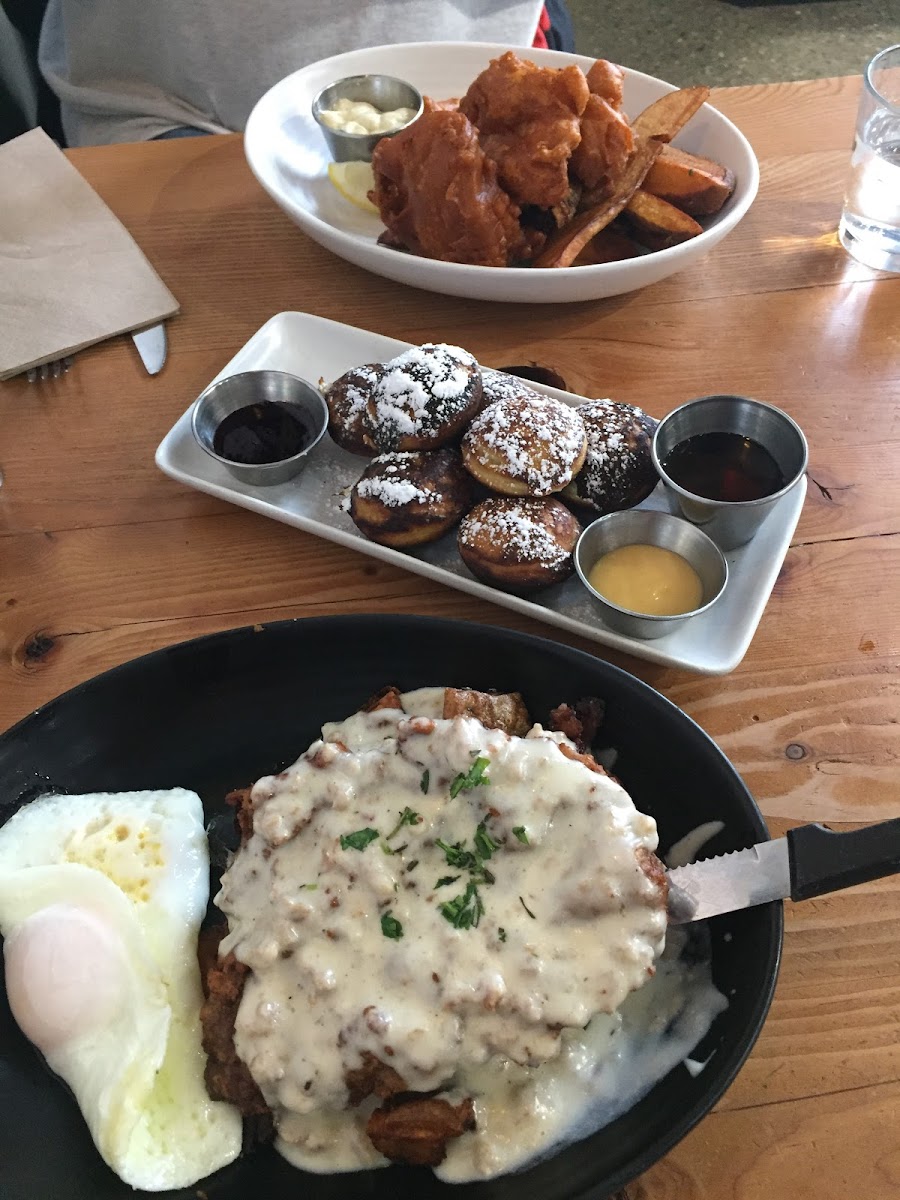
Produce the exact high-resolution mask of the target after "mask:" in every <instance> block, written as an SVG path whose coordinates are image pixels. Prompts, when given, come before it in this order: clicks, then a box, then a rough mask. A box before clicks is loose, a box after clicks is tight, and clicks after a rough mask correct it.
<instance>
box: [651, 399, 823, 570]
mask: <svg viewBox="0 0 900 1200" xmlns="http://www.w3.org/2000/svg"><path fill="white" fill-rule="evenodd" d="M704 433H735V434H738V435H740V436H741V437H746V438H752V439H753V441H755V442H758V443H759V445H760V446H762V447H763V448H764V449H765V450H767V451H768V452H769V454H771V455H772V457H773V458H774V459H775V462H776V463H777V464H778V466H779V469H780V470H781V473H782V475H783V476H784V478H785V480H786V482H785V484H784V487H782V488H780V489H779V490H778V491H777V492H773V493H772V494H771V495H770V496H761V497H760V498H759V499H758V500H741V501H736V500H709V499H707V498H706V497H705V496H698V495H696V494H695V493H694V492H689V491H687V490H686V489H685V488H683V487H681V485H680V484H677V483H676V482H675V480H674V479H672V478H671V477H670V476H669V475H668V473H667V472H666V469H665V467H664V466H663V463H664V462H665V460H666V456H667V455H668V454H670V453H671V452H672V450H674V449H675V447H676V446H677V445H679V444H680V443H681V442H686V441H687V440H688V438H692V437H697V436H698V435H700V434H704ZM651 455H652V457H653V465H654V467H656V470H657V471H658V472H659V477H660V479H661V480H662V481H663V486H664V488H665V491H666V497H667V499H668V503H669V507H670V509H671V510H672V512H674V513H678V514H679V515H680V516H682V517H684V518H685V519H686V520H688V521H692V522H693V523H694V524H695V525H702V526H703V529H704V531H705V532H706V533H708V534H709V536H710V537H711V538H712V539H713V541H714V542H715V543H716V545H717V546H720V547H721V548H722V549H723V550H734V549H736V548H737V547H738V546H743V545H745V544H746V543H747V542H749V541H750V539H751V538H752V537H753V535H754V534H755V533H756V531H757V530H758V529H759V527H760V525H761V524H762V523H763V521H764V520H765V519H766V517H767V516H768V515H769V513H770V512H771V511H772V509H773V508H774V507H775V505H776V504H777V503H778V501H779V500H780V499H781V498H782V496H784V495H786V494H787V493H788V492H789V491H790V490H791V489H792V488H795V487H796V486H797V485H798V484H799V482H800V480H801V479H802V478H803V476H804V474H805V472H806V467H807V462H808V459H809V448H808V446H807V444H806V438H805V437H804V435H803V430H802V429H801V428H800V426H799V425H798V424H797V422H796V421H795V420H794V419H793V418H792V417H789V416H788V414H787V413H786V412H782V410H781V409H780V408H776V407H775V405H774V404H765V403H764V402H763V401H762V400H752V399H751V398H750V397H749V396H733V395H720V396H701V397H700V398H699V399H697V400H689V401H688V402H687V403H686V404H682V405H681V407H680V408H676V409H674V410H673V411H672V412H670V413H669V414H668V416H665V417H663V419H662V420H661V421H660V423H659V424H658V425H657V427H656V432H655V433H654V435H653V445H652V449H651Z"/></svg>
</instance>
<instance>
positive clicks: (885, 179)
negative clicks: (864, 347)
mask: <svg viewBox="0 0 900 1200" xmlns="http://www.w3.org/2000/svg"><path fill="white" fill-rule="evenodd" d="M838 236H839V237H840V239H841V244H842V245H843V247H844V249H845V250H847V251H848V252H849V253H850V254H852V255H853V257H854V258H856V259H858V260H859V261H860V262H862V263H865V264H866V266H869V267H876V268H878V269H879V270H882V271H900V45H897V46H889V47H888V49H887V50H882V51H881V53H880V54H876V55H875V57H874V58H873V59H872V61H871V62H870V63H869V65H868V66H867V67H866V71H865V75H864V76H863V87H862V95H861V96H860V100H859V111H858V113H857V115H856V139H855V141H854V144H853V157H852V159H851V161H850V179H849V182H848V184H847V192H846V195H845V197H844V211H843V213H842V215H841V223H840V226H839V228H838Z"/></svg>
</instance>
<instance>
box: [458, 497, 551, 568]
mask: <svg viewBox="0 0 900 1200" xmlns="http://www.w3.org/2000/svg"><path fill="white" fill-rule="evenodd" d="M546 518H547V507H546V504H545V503H544V502H543V501H537V500H506V499H503V500H496V499H493V500H484V501H482V503H481V504H478V505H476V506H475V508H473V509H472V511H471V512H470V513H469V515H468V516H467V517H465V518H464V519H463V522H462V524H461V525H460V529H459V540H460V543H461V544H462V545H464V546H467V547H470V548H471V549H473V550H476V549H477V548H478V543H479V541H480V540H481V541H484V540H487V541H488V542H491V543H493V544H494V545H498V544H499V545H502V547H503V557H504V558H505V559H511V560H513V561H516V562H529V563H544V564H546V565H547V566H550V567H559V566H561V565H562V564H563V563H564V562H565V561H566V559H568V558H569V557H570V555H571V549H566V547H565V546H563V545H561V544H560V542H559V541H558V539H557V537H556V535H555V533H554V531H553V529H552V528H550V527H548V524H547V520H546Z"/></svg>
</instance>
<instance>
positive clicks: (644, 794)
mask: <svg viewBox="0 0 900 1200" xmlns="http://www.w3.org/2000/svg"><path fill="white" fill-rule="evenodd" d="M388 683H396V684H397V685H398V686H400V687H401V688H403V689H410V688H414V687H418V686H422V685H426V684H446V685H457V686H471V687H476V688H483V689H487V688H494V689H499V690H501V691H521V692H522V693H523V695H524V697H525V700H526V702H527V704H528V707H529V709H530V711H531V713H532V716H533V717H534V719H536V720H541V719H546V717H547V713H548V711H549V709H550V708H551V707H555V706H556V705H557V704H559V703H560V702H562V701H564V700H569V701H572V700H575V699H577V698H578V697H580V696H585V695H596V696H600V697H602V698H603V699H604V700H605V701H606V721H605V724H604V727H603V729H602V731H601V736H600V740H599V743H598V744H599V745H600V746H612V747H615V748H616V749H617V750H618V758H617V761H616V764H615V773H616V775H617V776H618V778H619V779H621V781H622V783H623V785H624V786H625V787H626V788H627V789H628V791H629V792H630V793H631V795H632V797H633V799H634V801H635V803H636V805H637V806H638V808H640V809H643V810H644V811H646V812H648V813H651V814H652V815H653V816H654V817H655V818H656V820H657V822H658V824H659V830H660V845H661V847H663V848H664V849H665V848H666V847H668V846H669V845H671V844H672V842H674V841H675V840H676V839H677V838H679V837H681V836H682V835H683V834H685V833H687V832H688V831H689V830H691V829H693V828H694V827H696V826H697V825H699V824H701V823H702V822H705V821H711V820H722V821H724V822H725V828H724V831H723V832H722V833H721V834H720V835H719V836H718V837H717V838H716V839H715V841H713V842H712V843H710V844H709V845H708V846H707V847H706V848H705V850H706V852H707V853H709V854H720V853H723V852H724V851H727V850H734V849H739V848H741V847H744V846H750V845H752V844H753V843H754V842H759V841H762V840H764V839H765V838H766V837H767V836H768V834H767V831H766V827H765V824H764V822H763V819H762V817H761V815H760V813H759V810H758V809H757V807H756V805H755V804H754V802H753V799H752V798H751V796H750V794H749V792H748V791H747V789H746V787H745V786H744V784H743V782H742V781H741V779H740V777H739V776H738V774H737V772H736V771H735V770H734V768H733V767H732V766H731V765H730V764H729V762H728V761H727V759H726V758H725V757H724V755H723V754H722V753H721V752H720V751H719V750H718V748H717V747H716V746H715V744H714V743H713V742H712V741H711V740H710V739H709V738H708V737H707V736H706V734H705V733H703V732H702V730H701V729H699V728H698V726H697V725H695V724H694V723H693V722H692V721H691V720H690V719H689V718H688V717H686V716H685V715H684V713H682V712H681V711H680V710H679V709H677V708H676V707H675V706H674V705H672V704H671V703H670V702H669V701H668V700H666V699H664V698H663V697H662V696H660V695H659V694H658V693H657V692H655V691H653V690H652V689H651V688H649V687H648V686H647V685H646V684H644V683H641V682H640V680H638V679H635V678H634V677H632V676H631V675H628V674H627V673H626V672H624V671H621V670H619V669H617V668H616V667H613V666H610V665H609V664H608V663H605V662H603V661H601V660H599V659H596V658H593V657H592V656H590V655H588V654H584V653H582V652H580V651H577V650H572V649H569V648H568V647H566V646H562V645H558V644H556V643H555V642H551V641H545V640H543V639H538V638H534V637H529V636H526V635H524V634H519V633H513V632H509V631H507V630H503V629H498V628H492V627H486V626H479V625H471V624H466V623H463V622H456V621H440V620H434V619H430V618H423V617H408V616H351V617H328V618H317V619H312V620H299V621H290V622H281V623H278V624H273V625H269V626H264V627H259V626H256V627H254V628H245V629H235V630H230V631H228V632H226V633H220V634H215V635H214V636H212V637H206V638H201V639H199V640H197V641H193V642H185V643H183V644H181V645H177V646H172V647H170V648H168V649H165V650H160V651H157V652H156V653H154V654H149V655H147V656H146V657H144V658H139V659H137V660H136V661H134V662H130V663H126V664H125V665H124V666H121V667H117V668H116V669H115V670H112V671H107V672H106V673H105V674H103V675H100V676H98V677H97V678H96V679H93V680H90V681H89V682H88V683H85V684H82V685H81V686H80V687H77V688H74V689H73V690H72V691H71V692H67V693H66V694H65V695H63V696H61V697H59V698H58V699H57V700H54V701H52V702H51V703H49V704H47V705H45V706H44V707H43V708H42V709H39V710H38V711H37V712H35V713H33V714H32V715H31V716H29V717H26V718H25V720H23V721H22V722H20V723H19V724H18V725H16V726H15V727H14V728H13V729H10V730H9V731H8V732H7V733H6V734H4V735H3V736H2V737H0V822H2V821H3V820H5V819H6V818H7V817H8V816H9V815H10V814H11V813H12V812H13V811H14V810H15V809H16V808H18V807H19V805H20V804H21V803H23V802H27V801H28V800H29V799H33V798H34V797H35V796H36V795H39V794H40V793H42V792H45V791H47V790H56V791H68V792H73V793H75V792H95V791H126V790H135V789H143V788H169V787H175V786H181V787H186V788H193V789H196V791H197V792H199V794H200V796H201V797H202V799H203V802H204V806H205V809H206V813H207V816H208V818H212V817H215V816H217V815H221V814H222V812H223V809H224V805H223V797H224V795H225V793H226V792H228V791H229V790H231V789H232V788H235V787H241V786H243V785H245V784H248V783H251V782H252V781H253V780H255V779H256V778H257V777H258V776H260V775H263V774H269V773H270V772H273V771H277V770H279V769H281V768H282V767H283V766H285V765H287V764H288V763H290V762H292V761H293V760H294V759H295V758H297V757H298V756H299V754H300V753H301V752H302V751H303V750H304V749H305V748H306V746H307V745H308V744H309V742H310V741H312V740H313V738H314V737H315V736H317V734H318V731H319V728H320V726H321V724H322V722H323V721H325V720H332V719H340V718H341V717H344V716H346V715H347V714H349V713H351V712H353V711H354V710H355V709H356V708H358V707H359V705H360V704H361V703H362V702H364V701H365V700H366V699H367V698H368V697H369V696H370V695H371V694H372V693H373V692H375V691H377V690H378V689H380V688H381V687H383V686H384V685H385V684H388ZM711 934H712V950H713V974H714V979H715V982H716V985H717V986H718V987H719V989H720V990H721V991H722V992H723V993H724V994H725V995H726V996H727V997H728V1000H729V1007H728V1009H727V1011H726V1012H724V1013H723V1014H722V1015H721V1016H720V1017H718V1018H717V1020H716V1022H715V1024H714V1025H713V1028H712V1029H711V1031H710V1033H709V1035H708V1036H707V1038H706V1039H705V1041H704V1043H702V1044H701V1045H700V1046H699V1047H698V1049H697V1051H696V1057H697V1058H699V1059H706V1058H707V1056H708V1055H710V1054H712V1057H711V1058H710V1061H709V1064H708V1065H707V1066H706V1068H705V1069H704V1070H703V1071H702V1072H701V1073H700V1074H699V1075H698V1076H697V1077H696V1078H692V1077H691V1075H690V1074H689V1073H688V1071H687V1070H686V1069H685V1068H684V1067H682V1066H679V1067H677V1068H676V1069H675V1070H674V1071H672V1072H671V1073H670V1074H669V1075H668V1076H667V1077H666V1078H665V1079H663V1080H662V1081H661V1082H660V1083H659V1084H658V1085H657V1086H656V1087H655V1088H654V1089H653V1090H652V1091H651V1092H650V1093H649V1095H647V1096H646V1097H645V1098H644V1099H643V1100H642V1101H640V1102H639V1103H638V1104H636V1105H635V1106H634V1107H633V1108H632V1109H631V1110H630V1111H629V1112H628V1113H626V1114H625V1115H623V1116H622V1117H620V1118H619V1119H618V1120H617V1121H615V1122H613V1124H611V1125H609V1126H607V1127H606V1128H605V1129H602V1130H600V1131H599V1132H598V1133H596V1134H594V1135H593V1136H591V1137H589V1138H587V1139H586V1140H585V1141H583V1142H579V1143H577V1144H576V1145H573V1146H570V1147H568V1148H567V1149H565V1150H564V1151H562V1152H561V1153H559V1154H558V1155H556V1156H555V1157H554V1158H552V1159H549V1160H548V1161H546V1162H543V1163H540V1164H539V1165H538V1166H536V1167H534V1168H532V1169H531V1170H529V1171H526V1172H524V1173H522V1174H518V1175H511V1176H506V1177H501V1178H500V1179H496V1180H493V1181H489V1182H485V1183H478V1184H465V1185H455V1186H454V1185H447V1184H442V1183H440V1182H439V1181H438V1180H436V1179H435V1177H434V1176H433V1175H432V1174H431V1172H430V1171H425V1170H418V1169H412V1168H403V1167H391V1168H388V1169H385V1170H380V1171H371V1172H362V1173H358V1174H352V1175H331V1176H314V1175H303V1174H301V1173H299V1172H297V1171H296V1170H295V1169H294V1168H292V1167H290V1166H289V1165H288V1164H287V1163H285V1162H284V1161H283V1160H282V1159H281V1158H280V1157H279V1156H278V1155H277V1154H276V1153H275V1152H274V1151H273V1150H271V1149H269V1150H264V1151H261V1152H258V1153H256V1154H254V1155H252V1156H248V1157H247V1158H245V1159H242V1160H240V1161H238V1162H237V1163H234V1164H232V1165H231V1166H230V1167H227V1168H225V1169H224V1170H222V1171H220V1172H218V1173H217V1174H216V1175H215V1176H212V1177H210V1178H209V1179H207V1180H204V1181H202V1182H201V1183H199V1184H198V1185H197V1187H196V1188H193V1187H192V1188H188V1189H185V1190H184V1191H182V1192H177V1193H166V1194H167V1195H169V1196H178V1197H183V1198H184V1200H188V1198H190V1200H196V1197H197V1195H198V1189H202V1193H204V1194H205V1195H206V1196H207V1197H208V1198H209V1200H250V1198H251V1197H253V1198H255V1197H261V1196H262V1197H265V1198H266V1200H282V1198H283V1200H288V1198H290V1200H295V1197H297V1196H303V1197H304V1198H305V1200H332V1198H334V1200H337V1198H340V1200H363V1198H364V1200H381V1197H385V1198H387V1197H393V1196H413V1195H414V1196H416V1198H417V1200H437V1198H439V1197H440V1198H441V1200H448V1198H450V1197H454V1198H456V1197H458V1198H459V1200H587V1198H588V1197H591V1198H594V1200H601V1198H602V1197H605V1196H606V1195H607V1194H608V1193H609V1192H611V1191H614V1190H615V1189H616V1188H618V1187H621V1186H622V1185H623V1184H624V1183H625V1182H627V1181H628V1180H629V1179H631V1178H633V1177H634V1176H636V1175H638V1174H640V1173H641V1172H642V1171H644V1170H646V1169H647V1168H648V1167H649V1166H650V1165H651V1164H652V1163H654V1162H655V1161H656V1160H657V1159H659V1158H660V1157H661V1156H662V1155H663V1154H665V1153H666V1151H667V1150H669V1149H670V1148H671V1147H672V1146H673V1145H674V1144H675V1143H676V1142H677V1141H679V1139H680V1138H682V1137H684V1135H685V1134H686V1133H687V1132H688V1130H690V1129H691V1128H692V1126H694V1125H695V1124H696V1123H697V1122H698V1121H699V1120H700V1119H701V1117H703V1116H704V1115H705V1114H706V1113H707V1112H708V1111H709V1110H710V1109H711V1108H712V1106H713V1104H714V1103H715V1102H716V1101H717V1100H718V1099H719V1097H720V1096H721V1095H722V1093H723V1092H724V1091H725V1089H726V1088H727V1087H728V1085H729V1084H730V1083H731V1081H732V1079H733V1078H734V1076H735V1074H736V1073H737V1071H738V1068H739V1067H740V1066H741V1064H742V1063H743V1061H744V1059H745V1058H746V1057H747V1055H748V1054H749V1052H750V1050H751V1048H752V1046H753V1044H754V1042H755V1041H756V1038H757V1036H758V1034H759V1031H760V1029H761V1027H762V1024H763V1021H764V1019H765V1016H766V1013H767V1011H768V1008H769V1003H770V1001H771V998H772V992H773V990H774V987H775V979H776V975H777V972H778V963H779V956H780V951H781V938H782V911H781V905H780V904H770V905H765V906H762V907H759V908H755V909H748V910H745V911H743V912H739V913H733V914H729V915H728V916H724V917H719V918H717V919H716V920H715V921H713V922H712V923H711ZM726 935H729V936H727V937H726ZM713 1051H714V1053H712V1052H713ZM157 1194H158V1193H157ZM0 1195H2V1196H3V1197H4V1200H37V1198H39V1197H41V1198H43V1197H48V1198H49V1197H53V1200H131V1198H132V1197H135V1196H143V1195H148V1193H136V1192H133V1191H132V1190H131V1188H129V1187H127V1186H126V1185H125V1184H124V1183H122V1182H121V1181H120V1180H119V1179H118V1178H117V1177H116V1176H115V1175H114V1174H113V1173H112V1172H111V1171H110V1170H109V1169H108V1168H107V1167H106V1166H105V1164H104V1163H103V1162H102V1161H101V1159H100V1157H99V1156H98V1155H97V1153H96V1151H95V1150H94V1148H93V1145H92V1143H91V1139H90V1137H89V1135H88V1133H87V1130H86V1128H85V1126H84V1124H83V1122H82V1119H81V1116H80V1114H79V1112H78V1109H77V1107H76V1105H75V1103H74V1101H73V1100H72V1098H71V1096H70V1095H69V1094H68V1092H67V1091H66V1089H65V1088H64V1087H63V1086H62V1085H61V1084H60V1083H59V1081H58V1080H56V1079H54V1078H53V1077H52V1076H51V1075H50V1074H49V1073H48V1071H47V1069H46V1067H45V1066H44V1065H43V1062H42V1060H41V1059H40V1058H39V1056H38V1055H37V1053H36V1052H35V1051H34V1049H33V1048H32V1047H31V1046H30V1044H29V1043H28V1042H27V1041H26V1039H25V1038H24V1037H23V1036H22V1034H21V1033H20V1032H19V1030H18V1028H17V1026H16V1025H15V1022H14V1021H13V1020H12V1017H11V1016H10V1013H9V1008H8V1006H7V1004H6V996H5V992H0Z"/></svg>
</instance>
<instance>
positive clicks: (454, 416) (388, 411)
mask: <svg viewBox="0 0 900 1200" xmlns="http://www.w3.org/2000/svg"><path fill="white" fill-rule="evenodd" d="M479 384H480V379H479V373H478V366H477V364H476V362H475V359H474V358H473V357H472V355H471V354H469V352H468V351H467V350H462V349H460V347H459V346H449V345H447V344H445V343H443V342H440V343H433V342H426V343H425V344H424V345H422V346H413V347H411V348H410V349H409V350H405V351H404V352H403V354H399V355H397V357H396V358H392V359H391V361H390V362H388V363H386V364H385V367H384V375H383V377H382V378H381V380H380V382H379V383H378V386H377V387H376V388H375V391H374V393H373V396H372V399H371V402H370V404H369V415H370V418H371V424H372V427H373V437H374V439H375V441H376V442H377V443H378V445H379V446H380V447H382V448H384V449H388V448H391V447H393V446H395V445H396V444H397V443H398V442H399V441H400V439H401V438H404V437H426V438H429V437H432V436H439V435H440V433H441V432H442V430H443V429H444V428H446V427H447V426H448V425H452V423H453V422H455V421H457V420H458V419H459V418H460V417H461V416H462V415H464V414H465V413H466V412H467V410H468V409H469V407H470V406H471V405H472V403H473V400H474V399H475V398H476V397H475V392H476V389H477V388H478V385H479ZM451 433H452V429H451Z"/></svg>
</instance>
